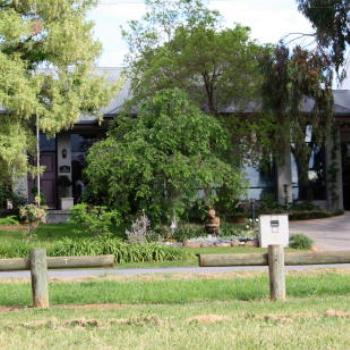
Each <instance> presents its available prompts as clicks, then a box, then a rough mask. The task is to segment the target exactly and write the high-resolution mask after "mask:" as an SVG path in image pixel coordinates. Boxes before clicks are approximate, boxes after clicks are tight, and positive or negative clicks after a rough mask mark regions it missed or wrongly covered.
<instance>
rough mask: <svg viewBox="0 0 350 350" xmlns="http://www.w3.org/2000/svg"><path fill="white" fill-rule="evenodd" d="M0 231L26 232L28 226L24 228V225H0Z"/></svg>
mask: <svg viewBox="0 0 350 350" xmlns="http://www.w3.org/2000/svg"><path fill="white" fill-rule="evenodd" d="M0 231H6V232H28V226H26V225H0Z"/></svg>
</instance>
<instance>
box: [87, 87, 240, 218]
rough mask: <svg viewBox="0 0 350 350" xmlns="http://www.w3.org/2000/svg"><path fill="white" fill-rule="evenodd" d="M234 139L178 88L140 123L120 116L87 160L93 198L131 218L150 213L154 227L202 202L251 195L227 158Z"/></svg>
mask: <svg viewBox="0 0 350 350" xmlns="http://www.w3.org/2000/svg"><path fill="white" fill-rule="evenodd" d="M228 144H229V142H228V136H227V134H226V132H225V131H224V129H223V128H222V127H221V125H220V123H219V122H218V121H217V120H216V119H215V118H213V117H211V116H208V115H206V114H203V113H202V112H201V111H200V110H199V109H198V108H197V107H195V106H194V105H193V104H192V103H190V102H189V101H188V99H187V97H186V94H185V93H183V92H182V91H180V90H178V89H174V90H165V91H161V92H158V93H156V94H155V95H154V96H153V97H150V98H147V99H146V101H145V102H144V103H142V105H141V106H140V109H139V114H138V118H137V119H136V120H135V119H133V120H132V119H130V118H128V117H125V118H124V119H123V118H118V121H117V125H116V126H115V127H114V129H113V130H111V132H110V133H109V136H108V137H107V138H106V139H105V140H103V141H100V142H98V143H96V144H95V145H93V146H92V147H91V149H90V151H89V154H88V156H87V163H88V166H87V169H86V175H87V177H88V179H89V190H90V192H91V193H90V197H91V198H93V200H94V201H95V202H98V201H101V202H103V203H106V205H108V206H111V207H113V208H117V209H118V210H120V211H121V212H123V215H125V219H126V220H131V219H132V217H134V216H135V215H137V214H138V213H140V212H141V211H142V210H145V212H146V214H147V216H149V217H150V219H151V224H152V225H155V224H157V223H160V222H163V223H165V222H169V221H170V219H171V218H172V217H173V215H174V214H175V215H176V216H177V217H180V218H181V217H183V216H184V215H185V212H186V210H187V209H188V208H190V207H191V206H192V205H193V203H194V202H195V201H197V200H199V197H198V191H199V190H200V189H202V190H203V199H204V200H205V202H206V203H207V205H208V204H211V203H215V202H216V201H217V191H218V190H219V189H220V188H221V187H223V186H225V189H226V191H227V193H229V194H230V196H231V198H238V197H239V196H240V195H241V194H242V192H243V190H244V182H243V180H242V178H241V174H240V170H239V169H238V168H235V167H234V166H232V165H231V164H229V163H228V162H226V161H225V159H224V157H223V155H222V154H223V152H224V151H225V150H226V149H227V147H228Z"/></svg>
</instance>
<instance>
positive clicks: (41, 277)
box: [30, 249, 49, 308]
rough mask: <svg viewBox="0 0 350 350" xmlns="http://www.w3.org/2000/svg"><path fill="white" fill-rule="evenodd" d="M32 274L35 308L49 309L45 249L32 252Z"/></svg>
mask: <svg viewBox="0 0 350 350" xmlns="http://www.w3.org/2000/svg"><path fill="white" fill-rule="evenodd" d="M30 272H31V278H32V296H33V306H34V307H37V308H48V307H49V286H48V274H47V260H46V250H45V249H32V250H31V252H30Z"/></svg>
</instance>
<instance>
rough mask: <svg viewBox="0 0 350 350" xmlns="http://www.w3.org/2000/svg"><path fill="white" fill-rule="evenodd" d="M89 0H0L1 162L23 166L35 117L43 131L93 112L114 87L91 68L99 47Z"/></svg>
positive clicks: (15, 170)
mask: <svg viewBox="0 0 350 350" xmlns="http://www.w3.org/2000/svg"><path fill="white" fill-rule="evenodd" d="M93 4H94V1H92V0H21V1H17V0H0V106H1V109H2V113H1V114H0V164H2V165H3V166H6V167H7V168H8V170H9V175H11V176H13V175H14V174H15V175H18V174H20V173H23V172H25V171H27V154H28V152H30V150H31V145H32V144H33V141H32V135H33V133H32V130H33V127H34V125H35V120H36V117H38V118H39V127H40V130H41V131H42V132H45V133H48V134H55V133H57V132H59V131H60V130H61V129H63V128H69V127H70V126H72V125H73V124H74V123H75V122H76V121H77V120H78V118H79V115H80V113H81V111H86V112H88V113H91V114H96V115H97V111H98V109H99V108H100V107H101V106H102V105H104V104H106V103H107V102H108V99H109V98H110V93H111V90H112V88H111V87H107V85H106V84H105V81H104V79H103V77H98V76H97V75H96V74H92V72H91V69H92V66H93V64H94V62H95V59H96V57H97V55H98V54H99V52H100V44H99V43H98V42H96V41H95V40H94V39H93V38H92V28H93V24H92V23H90V22H88V21H87V20H86V17H85V16H86V12H87V10H88V9H90V8H91V6H93Z"/></svg>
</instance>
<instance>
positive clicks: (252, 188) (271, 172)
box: [243, 161, 276, 200]
mask: <svg viewBox="0 0 350 350" xmlns="http://www.w3.org/2000/svg"><path fill="white" fill-rule="evenodd" d="M243 174H244V175H245V178H246V179H247V180H248V182H249V187H248V193H247V199H255V200H261V199H264V198H265V197H266V196H269V197H270V198H271V197H273V198H275V197H276V195H275V193H276V187H275V167H274V164H273V161H271V162H270V164H268V165H265V166H259V165H257V166H253V165H250V164H248V162H246V163H245V164H244V165H243Z"/></svg>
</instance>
